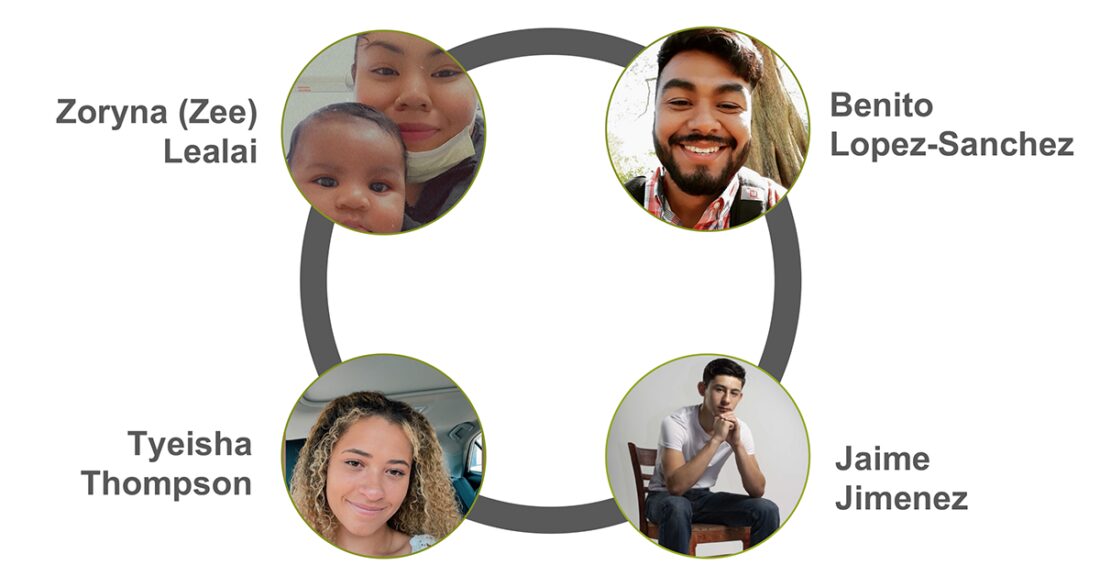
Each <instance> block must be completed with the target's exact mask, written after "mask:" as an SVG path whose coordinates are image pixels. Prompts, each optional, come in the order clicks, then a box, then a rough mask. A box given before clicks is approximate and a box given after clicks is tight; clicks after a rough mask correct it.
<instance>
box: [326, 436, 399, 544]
mask: <svg viewBox="0 0 1100 576" xmlns="http://www.w3.org/2000/svg"><path fill="white" fill-rule="evenodd" d="M412 464H413V455H412V444H411V443H410V442H409V438H408V436H406V435H405V431H404V429H402V427H401V426H399V425H397V424H394V423H393V422H390V421H388V420H386V419H385V418H382V417H381V416H371V417H368V418H364V419H362V420H359V421H358V422H356V423H354V424H352V425H351V426H349V427H348V429H347V431H346V432H344V435H343V436H341V437H340V439H339V440H337V441H336V444H335V445H334V446H333V448H332V456H330V457H329V464H328V479H327V484H326V486H325V496H326V497H327V498H328V505H329V508H331V509H332V513H333V514H334V515H335V516H336V519H337V520H338V521H339V522H340V525H339V527H338V528H337V540H340V541H349V540H353V539H355V538H369V537H371V536H376V535H379V534H382V532H379V530H380V529H382V528H384V527H386V523H387V522H388V521H389V519H390V518H391V517H393V515H394V514H396V513H397V511H398V510H399V509H400V508H401V504H402V503H403V502H404V501H405V496H406V495H407V494H408V492H409V477H410V475H411V474H412ZM383 532H384V531H383Z"/></svg>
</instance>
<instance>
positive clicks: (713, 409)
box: [645, 358, 779, 554]
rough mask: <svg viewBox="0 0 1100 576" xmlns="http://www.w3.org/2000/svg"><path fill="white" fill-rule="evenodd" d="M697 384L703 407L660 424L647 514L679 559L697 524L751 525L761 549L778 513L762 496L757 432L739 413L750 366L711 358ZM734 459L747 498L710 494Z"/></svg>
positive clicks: (753, 539) (776, 524) (680, 412)
mask: <svg viewBox="0 0 1100 576" xmlns="http://www.w3.org/2000/svg"><path fill="white" fill-rule="evenodd" d="M698 386H699V394H700V395H702V396H703V403H702V404H700V405H696V406H686V407H684V408H681V409H679V410H677V411H676V412H673V413H672V414H671V415H669V416H667V417H666V418H665V419H664V420H663V421H661V435H660V439H659V440H658V448H657V465H656V467H655V468H654V471H653V478H652V479H651V480H650V483H649V493H648V495H647V497H646V506H645V508H646V510H645V512H646V517H647V518H649V520H650V521H651V522H656V523H657V524H658V525H659V526H660V529H659V531H660V535H659V537H658V543H660V545H661V546H664V547H665V548H668V549H669V550H674V551H676V552H680V553H682V554H687V553H688V550H689V542H690V540H691V525H692V523H706V524H724V525H726V526H749V527H750V529H751V542H752V545H753V546H756V545H757V544H759V543H760V542H761V541H763V540H764V539H765V538H767V537H768V536H770V535H771V533H772V532H775V530H776V529H777V528H779V508H777V507H776V505H775V503H774V502H772V501H771V500H766V499H764V498H763V496H764V473H763V472H761V471H760V465H759V464H757V463H756V456H755V455H754V454H755V453H756V450H755V448H754V446H753V441H752V432H751V431H750V430H749V426H748V425H747V424H745V422H744V421H742V420H741V419H740V418H737V417H736V416H735V415H734V409H735V408H737V404H738V403H739V402H741V392H742V389H743V388H744V386H745V369H744V368H742V367H741V366H740V365H739V364H737V363H736V362H734V361H733V360H730V359H728V358H719V359H717V360H713V361H712V362H710V363H709V364H707V366H706V368H705V369H704V370H703V381H702V382H699V384H698ZM730 456H733V460H734V462H735V466H736V469H737V473H738V474H740V476H741V484H742V485H743V486H744V487H745V490H746V491H747V492H748V493H749V494H748V495H747V496H746V495H744V494H731V493H729V492H711V490H710V489H711V488H712V487H713V486H714V484H715V482H716V481H717V480H718V473H719V472H720V471H721V470H722V467H723V466H724V465H725V464H726V462H727V461H728V460H729V459H730Z"/></svg>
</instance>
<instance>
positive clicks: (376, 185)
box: [370, 182, 392, 194]
mask: <svg viewBox="0 0 1100 576" xmlns="http://www.w3.org/2000/svg"><path fill="white" fill-rule="evenodd" d="M370 189H371V192H378V193H379V194H381V193H382V192H388V191H390V190H392V188H390V185H389V184H386V183H385V182H371V183H370Z"/></svg>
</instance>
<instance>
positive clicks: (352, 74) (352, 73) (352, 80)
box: [351, 62, 358, 84]
mask: <svg viewBox="0 0 1100 576" xmlns="http://www.w3.org/2000/svg"><path fill="white" fill-rule="evenodd" d="M357 64H358V62H352V63H351V82H352V84H354V83H355V69H356V68H358V66H357Z"/></svg>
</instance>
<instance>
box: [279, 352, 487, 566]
mask: <svg viewBox="0 0 1100 576" xmlns="http://www.w3.org/2000/svg"><path fill="white" fill-rule="evenodd" d="M283 447H284V450H283V474H284V479H285V482H286V486H287V492H288V494H289V495H290V498H291V501H292V502H293V504H294V506H295V508H296V509H297V511H298V513H299V515H300V516H301V517H302V520H304V521H305V523H306V525H308V526H309V527H310V528H311V529H312V530H313V531H314V532H316V533H317V535H319V536H321V538H323V539H324V540H326V541H327V542H329V543H330V544H332V545H334V546H336V547H337V548H340V549H342V550H345V551H347V552H351V553H353V554H358V555H360V556H368V557H376V558H377V557H395V556H407V555H409V554H415V553H417V552H419V551H421V550H424V549H427V548H429V547H431V546H433V545H435V544H436V543H438V542H439V541H441V540H443V539H444V538H446V537H447V536H449V535H450V534H451V533H452V532H453V531H454V530H455V529H456V528H457V527H458V525H459V524H461V522H462V521H463V520H464V519H465V517H466V515H467V514H469V511H470V509H471V508H472V507H473V505H474V503H475V501H476V499H477V495H478V491H479V490H480V487H481V481H482V478H483V476H484V465H485V441H484V438H483V436H482V431H481V420H480V419H479V418H478V416H477V412H476V411H475V410H474V407H473V405H472V404H471V403H470V400H469V398H467V397H466V394H465V393H463V392H462V390H461V389H460V388H459V387H458V386H457V385H456V384H455V383H454V381H452V380H451V379H450V378H449V377H448V376H447V375H446V374H444V373H443V372H441V371H439V370H438V369H436V368H435V367H433V366H431V365H429V364H427V363H424V362H422V361H420V360H417V359H415V358H410V357H407V356H399V355H394V354H374V355H370V356H360V357H358V358H353V359H351V360H347V361H345V362H342V363H340V364H337V365H336V366H334V367H332V368H331V369H329V370H328V371H326V372H325V373H324V374H322V375H321V376H320V377H318V378H317V379H316V380H314V382H313V383H312V384H311V385H310V386H309V388H307V389H306V390H305V392H303V393H302V395H301V397H300V398H299V399H298V402H297V403H296V404H295V406H294V409H293V411H292V412H291V414H290V417H289V418H288V419H287V425H286V429H285V431H284V434H283Z"/></svg>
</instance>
